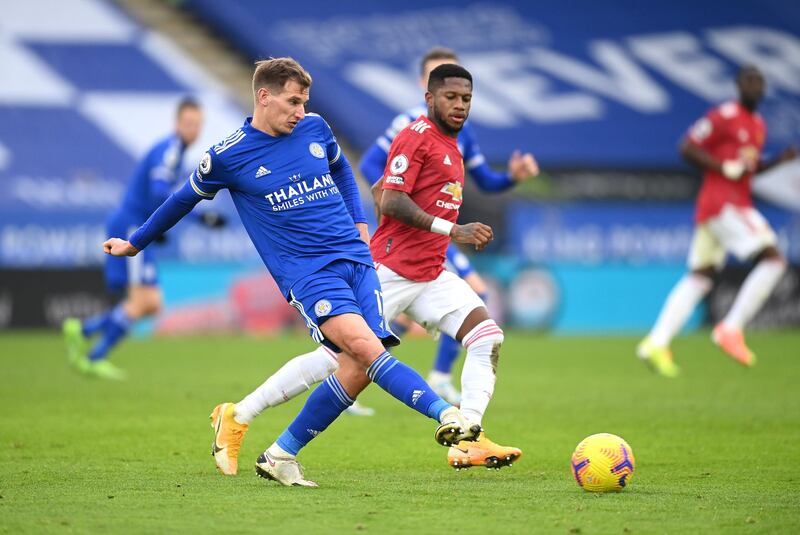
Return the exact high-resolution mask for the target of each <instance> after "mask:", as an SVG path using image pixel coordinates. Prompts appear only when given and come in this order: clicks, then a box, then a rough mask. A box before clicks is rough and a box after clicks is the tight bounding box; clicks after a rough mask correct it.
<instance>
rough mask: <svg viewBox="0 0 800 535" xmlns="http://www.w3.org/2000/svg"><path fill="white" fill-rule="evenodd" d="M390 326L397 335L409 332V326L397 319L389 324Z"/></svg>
mask: <svg viewBox="0 0 800 535" xmlns="http://www.w3.org/2000/svg"><path fill="white" fill-rule="evenodd" d="M389 327H390V328H391V329H392V332H393V333H394V334H396V335H397V336H403V335H404V334H406V333H407V332H408V327H406V326H405V325H403V324H402V323H399V322H397V321H393V322H392V323H391V324H390V325H389Z"/></svg>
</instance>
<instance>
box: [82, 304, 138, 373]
mask: <svg viewBox="0 0 800 535" xmlns="http://www.w3.org/2000/svg"><path fill="white" fill-rule="evenodd" d="M131 323H132V322H131V319H130V318H129V317H128V315H127V314H126V313H125V309H124V308H123V307H122V304H119V305H117V306H115V307H114V309H113V310H112V311H111V313H110V314H109V316H108V320H107V321H106V324H105V327H104V328H103V333H102V334H101V335H100V339H99V340H97V343H96V344H95V345H94V347H93V348H92V350H91V351H90V352H89V360H91V361H96V360H100V359H103V358H105V356H106V355H107V354H108V352H109V351H111V348H113V347H114V346H115V345H117V343H118V342H119V341H120V340H122V338H123V337H124V336H125V335H126V334H128V329H129V328H130V326H131Z"/></svg>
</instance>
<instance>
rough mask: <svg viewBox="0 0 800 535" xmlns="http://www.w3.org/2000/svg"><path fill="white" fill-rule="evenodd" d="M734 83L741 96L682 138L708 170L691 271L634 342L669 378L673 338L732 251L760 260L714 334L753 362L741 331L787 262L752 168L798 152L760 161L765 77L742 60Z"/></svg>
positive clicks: (686, 153) (691, 156) (687, 154)
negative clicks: (758, 197)
mask: <svg viewBox="0 0 800 535" xmlns="http://www.w3.org/2000/svg"><path fill="white" fill-rule="evenodd" d="M736 85H737V88H738V92H739V100H738V101H731V102H727V103H725V104H722V105H721V106H719V107H717V108H714V109H713V110H711V111H709V112H708V113H707V114H706V115H705V116H704V117H702V118H701V119H699V120H698V121H697V122H696V123H695V124H694V125H693V126H692V127H691V129H690V130H689V132H688V134H687V135H686V137H685V138H684V140H683V142H682V143H681V155H682V156H683V157H684V159H686V160H687V161H688V162H689V163H691V164H693V165H695V166H697V167H699V168H700V169H702V170H703V185H702V187H701V188H700V193H699V194H698V197H697V209H696V213H695V223H696V227H695V232H694V236H693V238H692V245H691V250H690V252H689V259H688V267H689V270H690V272H689V273H687V274H686V275H684V277H683V278H682V279H681V280H680V281H679V282H678V284H677V285H676V286H675V287H674V288H673V289H672V292H671V293H670V295H669V297H668V298H667V300H666V302H665V303H664V306H663V308H662V310H661V313H660V314H659V317H658V320H657V321H656V323H655V325H654V326H653V328H652V330H651V331H650V333H649V334H648V336H647V337H646V338H645V339H644V340H642V342H641V343H640V344H639V346H638V348H637V354H638V356H639V357H640V358H641V359H644V360H645V361H646V362H647V363H648V364H650V366H651V367H652V368H653V369H654V370H655V371H656V372H658V373H660V374H661V375H664V376H667V377H674V376H676V375H677V374H678V368H677V366H676V365H675V364H674V362H673V360H672V353H671V351H670V349H669V344H670V341H671V340H672V338H673V337H674V336H675V335H676V334H677V333H678V332H679V331H680V330H681V327H683V325H684V323H685V322H686V320H687V319H688V318H689V316H690V315H691V313H692V311H693V310H694V308H695V306H696V305H697V304H698V303H699V302H700V301H701V300H702V299H703V297H704V296H705V295H706V294H707V293H708V292H709V290H710V289H711V286H712V278H713V276H714V274H715V273H716V272H717V271H718V270H719V269H720V268H722V267H723V265H724V264H725V258H726V255H727V253H731V254H733V255H735V256H736V257H737V258H738V259H739V260H751V261H754V262H755V267H754V268H753V270H752V271H751V272H750V274H749V275H748V276H747V279H745V281H744V284H743V285H742V287H741V289H740V290H739V293H738V294H737V296H736V299H735V301H734V303H733V306H732V307H731V309H730V311H729V312H728V314H727V315H726V316H725V318H723V320H722V321H721V322H720V323H719V324H717V325H716V326H715V327H714V331H713V333H712V340H713V342H714V343H715V344H717V345H718V346H719V347H720V348H721V349H722V350H723V351H724V352H725V353H727V354H728V355H730V356H731V357H732V358H733V359H735V360H736V361H738V362H739V363H741V364H743V365H745V366H752V365H753V364H755V355H754V354H753V352H752V351H751V350H750V349H749V348H748V347H747V345H746V344H745V340H744V335H743V333H742V331H743V329H744V327H745V325H747V323H748V321H750V320H751V319H752V318H753V316H755V314H756V312H758V310H759V309H760V308H761V307H762V305H763V304H764V302H765V301H766V299H767V297H768V296H769V295H770V293H772V290H773V289H774V288H775V286H776V284H777V283H778V281H779V280H780V278H781V276H782V275H783V272H784V271H785V269H786V261H785V260H784V258H783V257H782V256H781V254H780V252H779V251H778V249H777V247H776V245H777V239H776V236H775V232H773V230H772V228H770V226H769V223H768V222H767V221H766V219H764V217H763V216H762V215H761V214H760V213H759V212H758V211H757V210H756V209H755V208H753V202H752V197H751V182H752V179H753V175H754V173H756V172H759V171H763V170H765V169H767V168H769V167H771V166H772V165H775V164H776V163H779V162H782V161H786V160H788V159H791V158H794V157H795V156H796V150H795V149H788V150H787V151H784V153H783V154H782V155H781V156H780V157H779V158H778V159H777V160H775V161H773V162H771V163H764V162H763V161H762V159H761V150H762V148H763V146H764V139H765V137H766V125H765V124H764V120H763V118H762V117H761V116H760V115H759V114H758V113H757V112H756V108H757V107H758V104H759V102H760V101H761V99H762V98H763V96H764V85H765V84H764V77H763V75H762V74H761V71H759V70H758V68H756V67H754V66H745V67H742V68H741V69H740V70H739V73H738V75H737V78H736Z"/></svg>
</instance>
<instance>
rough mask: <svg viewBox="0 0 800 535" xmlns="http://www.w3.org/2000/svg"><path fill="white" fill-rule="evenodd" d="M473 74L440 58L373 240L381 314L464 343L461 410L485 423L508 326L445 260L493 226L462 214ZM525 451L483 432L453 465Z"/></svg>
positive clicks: (454, 454) (393, 155)
mask: <svg viewBox="0 0 800 535" xmlns="http://www.w3.org/2000/svg"><path fill="white" fill-rule="evenodd" d="M471 100H472V76H471V75H470V73H469V72H468V71H467V70H466V69H464V68H463V67H461V66H459V65H455V64H451V63H448V64H443V65H440V66H438V67H436V68H435V69H434V70H433V71H431V73H430V77H429V79H428V91H427V92H426V94H425V101H426V104H427V107H428V114H427V117H426V116H420V117H419V118H418V119H417V120H416V121H414V122H412V123H411V124H410V125H408V126H407V127H406V128H405V129H403V130H402V131H401V132H400V133H399V134H398V135H397V136H396V137H395V139H394V141H393V142H392V145H391V148H390V150H389V157H388V159H387V164H386V169H385V171H384V175H383V180H382V186H380V183H379V184H378V185H376V187H382V193H381V194H380V195H377V196H376V198H378V199H379V201H378V202H379V206H380V213H381V216H382V217H381V220H380V224H379V226H378V229H377V231H376V232H375V234H374V235H373V237H372V241H371V244H370V249H371V251H372V257H373V259H374V260H375V265H376V268H377V272H378V278H379V280H380V283H381V289H382V294H383V306H384V317H385V318H386V320H387V321H391V320H392V319H393V318H395V317H397V316H398V315H399V314H400V313H405V314H407V315H409V316H410V317H411V318H412V319H414V320H415V321H416V322H417V323H419V324H420V325H422V326H423V327H425V328H426V329H428V330H429V331H431V332H436V331H441V332H443V333H445V334H447V335H449V336H452V337H453V338H455V339H456V340H457V341H459V342H461V343H462V345H463V346H464V347H466V348H467V356H466V359H465V361H464V367H463V370H462V373H461V388H462V398H461V413H462V414H463V415H464V417H465V418H467V419H468V420H469V422H470V423H474V424H481V420H482V419H483V415H484V413H485V412H486V408H487V406H488V404H489V400H490V399H491V397H492V394H493V392H494V386H495V380H496V377H495V374H496V369H497V361H498V358H499V355H500V353H499V351H500V345H501V344H502V343H503V331H502V330H501V329H500V327H499V326H498V325H497V324H496V323H495V322H494V320H492V319H491V318H490V317H489V313H488V311H487V310H486V306H485V304H484V303H483V301H482V300H481V298H480V297H478V295H477V294H476V293H475V291H474V290H473V289H472V288H471V287H470V286H469V284H467V283H466V282H465V281H464V280H463V279H461V278H459V277H458V275H456V274H454V273H452V272H450V271H447V270H445V269H444V260H445V253H446V251H447V247H448V245H449V244H450V240H451V239H452V240H453V241H454V242H457V243H465V244H471V245H474V246H475V248H476V249H478V250H480V249H483V248H484V247H485V246H486V244H488V243H489V241H491V239H492V237H493V235H492V229H491V228H490V227H488V226H486V225H484V224H482V223H468V224H465V225H459V224H457V223H456V221H457V219H458V212H459V209H460V208H461V202H462V190H463V186H464V164H463V159H462V157H461V153H460V152H459V150H458V145H457V144H456V138H457V136H458V132H459V131H460V130H461V127H462V126H463V124H464V121H466V119H467V116H468V115H469V110H470V105H471ZM521 455H522V452H521V451H520V450H519V449H518V448H511V447H504V446H499V445H498V444H495V443H494V442H492V441H491V440H489V439H488V438H487V437H486V436H485V434H484V433H481V435H480V437H479V439H478V441H476V442H473V443H471V444H470V443H468V442H461V443H459V444H455V445H453V446H452V447H451V448H450V451H449V452H448V462H449V463H450V464H451V465H452V466H454V467H456V468H460V467H469V466H473V465H482V466H487V467H489V468H499V467H501V466H508V465H511V464H512V463H513V462H514V461H516V460H517V459H518V458H519V457H520V456H521Z"/></svg>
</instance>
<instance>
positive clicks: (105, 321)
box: [63, 97, 222, 380]
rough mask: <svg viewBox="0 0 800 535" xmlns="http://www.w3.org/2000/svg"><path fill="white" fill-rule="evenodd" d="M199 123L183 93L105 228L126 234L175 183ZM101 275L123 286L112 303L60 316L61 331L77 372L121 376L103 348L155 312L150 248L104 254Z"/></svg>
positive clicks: (157, 298)
mask: <svg viewBox="0 0 800 535" xmlns="http://www.w3.org/2000/svg"><path fill="white" fill-rule="evenodd" d="M202 124H203V112H202V110H201V109H200V105H199V104H198V102H197V101H196V100H194V99H192V98H191V97H186V98H184V99H182V100H181V101H180V102H179V103H178V107H177V113H176V117H175V131H174V132H173V133H171V134H170V135H168V136H166V137H165V138H163V139H161V140H160V141H159V142H158V143H156V144H155V145H153V147H152V148H151V149H150V150H149V151H148V152H147V154H146V155H145V157H144V158H143V159H142V160H141V162H139V164H138V165H137V167H136V169H135V171H134V173H133V176H132V177H131V179H130V180H129V182H128V187H127V189H126V191H125V194H124V196H123V198H122V202H121V203H120V205H119V206H118V207H117V209H116V210H115V211H114V212H113V213H112V214H111V215H110V216H109V218H108V221H107V223H106V231H107V232H108V233H109V235H111V236H127V235H128V233H129V232H131V231H133V229H135V228H137V227H138V226H139V225H141V224H142V223H143V222H144V221H145V220H146V219H147V218H148V217H149V216H150V214H152V213H153V212H154V211H155V209H156V208H158V207H159V206H160V205H161V203H162V202H164V200H165V199H166V198H167V197H169V195H170V193H171V192H172V189H173V187H174V186H175V185H176V184H177V180H178V175H179V174H180V171H181V165H182V162H183V155H184V153H185V152H186V149H187V148H188V147H189V146H190V145H191V144H192V143H194V142H195V141H196V140H197V137H198V136H199V135H200V130H201V128H202ZM203 215H204V216H206V219H205V223H207V224H209V225H211V226H215V225H217V224H219V223H220V222H221V221H222V220H221V218H220V217H219V216H217V215H216V214H212V213H210V212H209V213H207V214H203ZM105 279H106V285H107V286H108V288H109V289H110V290H112V291H114V292H120V291H125V292H126V295H125V299H124V300H123V301H122V302H120V303H119V304H118V305H116V306H113V307H111V308H109V309H108V310H106V311H104V312H102V313H100V314H98V315H96V316H94V317H91V318H89V319H87V320H85V321H83V322H81V321H80V320H79V319H77V318H68V319H66V320H65V321H64V324H63V332H64V339H65V342H66V345H67V355H68V357H69V360H70V363H71V364H72V365H73V366H74V367H75V368H76V369H77V370H78V371H80V372H82V373H85V374H87V375H90V376H94V377H100V378H104V379H117V380H119V379H124V378H125V372H124V371H122V370H121V369H119V368H118V367H117V366H115V365H114V364H112V363H111V361H109V360H107V357H108V354H109V352H110V351H111V350H112V349H113V348H114V347H115V346H116V345H117V344H118V343H119V342H121V341H122V340H123V339H124V338H125V335H126V334H127V333H128V330H129V329H130V327H131V326H132V325H133V324H134V323H135V322H136V321H137V320H139V319H143V318H146V317H149V316H154V315H156V314H158V312H159V310H160V309H161V291H160V289H159V286H158V273H157V269H156V261H155V258H154V254H153V252H152V251H151V250H148V251H146V252H145V253H144V254H143V255H141V256H139V257H134V258H114V257H108V258H107V259H106V264H105ZM95 335H97V340H96V342H95V344H94V346H93V347H92V348H91V349H90V350H88V353H87V350H86V345H87V342H88V340H89V339H90V338H91V337H93V336H95Z"/></svg>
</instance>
